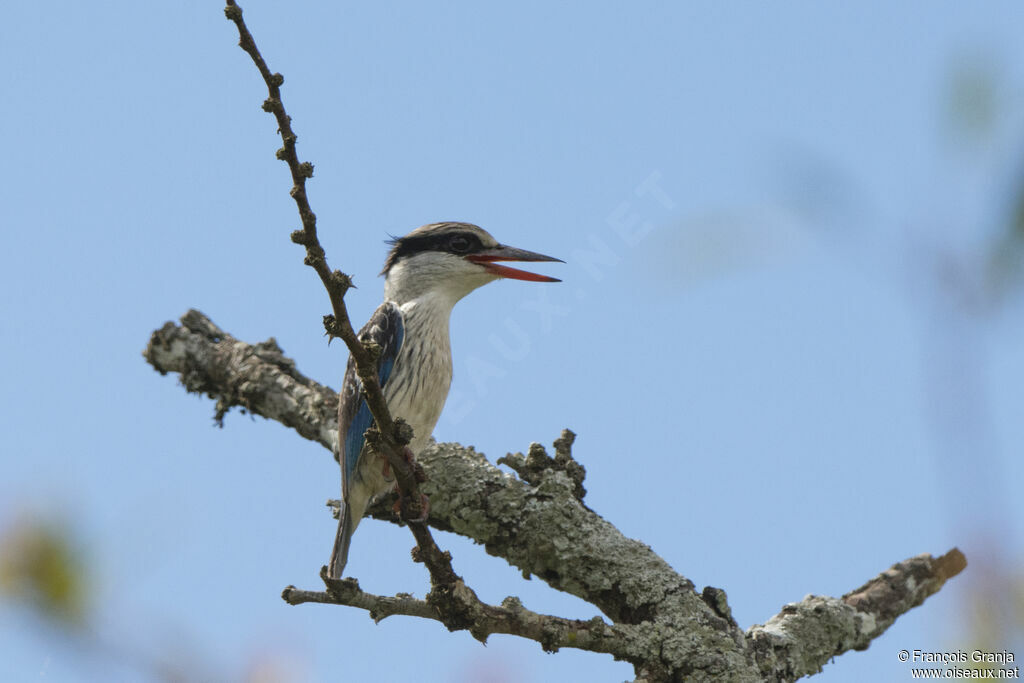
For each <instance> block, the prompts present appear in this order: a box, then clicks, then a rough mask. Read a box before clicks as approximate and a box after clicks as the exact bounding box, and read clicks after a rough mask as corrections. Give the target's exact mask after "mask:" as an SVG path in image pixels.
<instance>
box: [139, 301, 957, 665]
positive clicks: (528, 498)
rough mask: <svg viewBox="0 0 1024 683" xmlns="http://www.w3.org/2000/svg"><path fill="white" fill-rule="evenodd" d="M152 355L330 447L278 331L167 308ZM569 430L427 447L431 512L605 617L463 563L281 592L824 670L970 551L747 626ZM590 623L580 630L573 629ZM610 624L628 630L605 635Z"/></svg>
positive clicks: (677, 654)
mask: <svg viewBox="0 0 1024 683" xmlns="http://www.w3.org/2000/svg"><path fill="white" fill-rule="evenodd" d="M144 355H145V357H146V359H147V360H148V361H149V362H150V363H151V364H152V365H153V366H154V367H155V368H156V369H157V370H159V371H160V372H162V373H167V372H176V373H179V374H180V375H181V378H182V383H183V384H184V385H185V387H186V388H187V389H188V390H189V391H194V392H199V393H205V394H209V395H210V396H211V397H212V398H214V399H215V400H216V401H217V413H218V416H219V417H223V415H224V413H226V412H227V410H228V409H230V408H231V407H233V406H238V407H241V408H243V409H245V410H248V411H250V412H252V413H255V414H257V415H262V416H264V417H267V418H269V419H273V420H277V421H279V422H281V423H282V424H285V425H287V426H289V427H292V428H293V429H295V430H296V431H297V432H298V433H299V434H300V435H302V436H303V437H305V438H307V439H313V440H315V441H317V442H319V443H321V444H322V445H323V446H324V447H325V448H327V449H328V450H329V451H331V450H332V449H333V447H334V441H335V440H336V439H337V434H336V428H337V424H336V420H337V414H336V412H335V410H334V408H335V406H336V404H335V402H336V400H337V399H336V395H335V393H334V392H333V391H332V390H331V389H329V388H327V387H324V386H321V385H319V384H317V383H316V382H314V381H313V380H310V379H308V378H306V377H304V376H303V375H301V374H300V373H299V372H298V371H297V370H296V369H295V366H294V363H293V362H292V361H290V360H288V359H286V358H284V357H283V356H282V355H281V352H280V350H279V349H278V348H277V346H276V344H274V343H273V340H271V341H268V342H264V343H263V344H257V345H254V346H253V345H249V344H246V343H245V342H242V341H239V340H237V339H235V338H233V337H231V336H230V335H228V334H226V333H225V332H223V331H222V330H220V329H219V328H217V327H216V326H215V325H214V324H213V323H212V322H210V321H209V319H207V318H206V317H205V316H203V315H202V314H201V313H199V312H197V311H189V313H187V314H186V315H185V316H184V317H183V318H182V324H181V325H180V326H179V325H175V324H173V323H167V324H166V325H164V327H163V328H161V329H160V330H157V331H156V332H154V333H153V336H152V338H151V340H150V343H149V345H148V346H147V348H146V351H145V353H144ZM569 442H571V437H569V435H568V434H563V437H562V439H560V440H559V443H557V444H556V448H555V452H556V456H555V458H553V459H552V458H547V456H546V454H545V455H544V457H545V458H547V460H544V459H543V458H541V452H542V450H538V449H537V448H532V449H531V450H532V455H533V458H534V461H535V462H534V464H535V465H537V466H536V467H533V468H530V469H529V475H528V476H529V478H530V479H531V481H523V480H520V479H517V478H516V477H514V476H512V475H510V474H507V473H504V472H502V471H501V470H499V469H497V468H496V467H494V466H493V465H491V464H490V463H489V462H487V460H486V459H485V458H484V457H483V455H481V454H480V453H478V452H476V451H475V450H473V449H472V448H464V447H462V446H459V445H458V444H433V445H431V446H430V447H428V448H427V449H425V450H424V452H423V453H421V454H420V457H419V460H420V462H421V464H422V465H423V468H424V470H425V471H426V473H427V474H428V481H427V482H426V483H425V484H424V485H423V490H424V491H425V492H427V493H428V494H429V495H430V496H431V509H430V518H429V520H428V523H429V524H430V525H431V526H434V527H436V528H439V529H445V530H450V531H454V532H455V533H458V534H461V535H463V536H467V537H469V538H472V539H473V540H475V541H477V542H479V543H481V544H483V545H484V546H485V547H486V549H487V552H488V553H490V554H492V555H496V556H499V557H502V558H504V559H506V560H507V561H508V562H509V563H510V564H512V565H514V566H517V567H519V568H520V569H521V570H523V572H524V574H534V575H536V576H538V577H540V578H541V579H543V580H544V581H546V582H547V583H548V584H549V585H551V586H552V587H554V588H556V589H558V590H562V591H566V592H569V593H572V594H574V595H577V596H579V597H581V598H583V599H585V600H587V601H588V602H590V603H592V604H594V605H595V606H596V607H598V608H599V609H600V610H601V611H602V612H604V614H605V615H606V616H608V617H609V618H610V619H611V620H612V621H613V622H614V625H611V626H609V625H607V624H605V625H604V627H603V628H604V630H600V631H599V630H598V629H597V621H594V620H591V621H588V622H575V621H572V620H565V619H560V618H558V617H547V616H545V615H539V614H536V613H533V612H529V611H528V610H527V611H524V612H522V613H521V614H519V613H517V610H519V609H521V606H518V605H516V604H515V603H512V602H509V601H508V600H506V601H505V603H503V605H502V606H500V607H495V606H491V605H485V604H483V603H480V601H479V600H478V599H477V598H476V596H475V595H474V594H472V591H469V589H468V588H466V587H465V586H464V584H463V583H462V582H461V580H458V579H456V580H455V581H452V582H450V583H448V584H447V585H446V587H445V588H446V590H445V591H444V592H443V599H438V597H439V596H440V595H441V592H438V591H436V587H435V590H432V591H431V594H432V595H431V596H428V598H427V600H422V601H417V600H415V599H413V598H410V597H408V596H396V597H394V598H384V597H381V596H373V595H369V594H365V593H362V591H361V590H359V589H358V584H356V583H354V582H348V581H346V580H343V581H341V582H333V583H329V584H328V589H327V591H326V592H313V591H300V590H298V589H295V588H292V587H289V589H286V591H285V594H284V597H285V599H287V600H288V601H289V602H291V603H293V604H298V603H302V602H330V603H334V604H348V605H352V606H355V607H359V608H361V609H366V610H368V611H370V612H371V616H374V618H384V617H386V616H388V615H390V614H406V615H410V616H419V617H424V618H431V619H435V620H437V621H440V622H441V623H443V624H445V626H447V627H448V628H462V629H468V630H470V632H471V633H473V635H474V636H476V637H478V638H481V639H483V638H485V637H486V636H487V635H488V634H490V633H513V634H515V635H520V636H523V637H527V638H532V639H534V640H537V641H538V642H540V643H541V644H542V645H543V646H545V647H551V648H557V647H568V646H574V647H582V648H583V649H589V650H593V651H595V652H607V653H610V654H613V655H614V656H616V657H619V658H621V659H625V660H628V661H630V662H632V663H634V665H635V666H636V669H637V675H638V677H640V678H643V679H644V680H650V681H658V680H682V679H695V680H706V679H716V678H720V677H728V678H729V679H730V680H750V681H755V680H795V679H796V678H799V677H801V676H804V675H809V674H811V673H814V672H816V671H820V669H821V667H822V666H823V665H824V664H825V663H827V662H828V661H829V660H830V659H831V658H832V657H835V656H836V655H839V654H842V653H843V652H846V651H847V650H850V649H864V648H865V647H867V646H868V644H869V643H870V642H871V640H872V639H873V638H876V637H877V636H878V635H880V634H881V633H882V632H884V631H885V630H886V629H887V628H888V627H889V626H890V625H891V624H892V623H893V621H894V620H895V619H896V618H897V617H898V616H899V615H900V614H903V613H904V612H906V611H907V610H909V609H911V608H913V607H915V606H917V605H919V604H921V603H922V602H923V601H924V600H925V599H926V598H927V597H928V596H930V595H932V594H934V593H935V592H936V591H938V590H939V589H940V588H941V587H942V585H943V584H944V583H945V581H947V580H948V579H950V578H951V577H953V576H955V575H956V574H958V573H959V572H960V571H962V570H963V568H964V566H965V564H966V560H965V559H964V557H963V555H962V554H961V553H960V552H959V551H958V550H955V549H954V550H952V551H950V552H949V553H947V554H945V555H943V556H941V557H939V558H932V557H931V556H929V555H921V556H918V557H914V558H911V559H909V560H906V561H904V562H901V563H899V564H896V565H894V566H893V567H891V568H890V569H888V570H886V571H885V572H883V573H882V574H881V575H879V576H878V577H876V578H874V579H872V580H871V581H869V582H868V583H866V584H865V585H864V586H861V587H860V588H858V589H856V590H854V591H852V592H851V593H848V594H847V595H845V596H843V598H841V599H837V598H828V597H815V596H812V597H808V598H806V599H804V600H803V601H801V602H799V603H794V604H790V605H787V606H786V607H784V608H783V610H782V611H781V612H780V613H779V614H778V615H776V616H774V617H772V618H771V619H769V620H768V621H767V622H766V623H765V624H764V625H756V626H753V627H752V628H750V629H749V630H748V631H746V632H744V631H742V630H741V629H740V628H739V626H738V625H737V624H736V622H735V620H734V619H733V618H732V615H731V613H730V609H729V606H728V602H727V600H726V596H725V592H724V591H721V590H720V589H715V588H710V587H709V588H705V589H704V590H703V592H702V593H700V594H698V593H697V592H695V590H694V587H693V584H692V583H691V582H690V581H688V580H687V579H686V578H685V577H682V576H680V575H679V574H677V573H676V572H675V571H673V570H672V568H671V567H670V566H669V565H668V564H667V563H666V562H665V561H664V560H662V559H661V558H660V557H658V556H657V555H656V554H655V553H654V552H653V551H652V550H651V548H649V547H648V546H646V545H644V544H643V543H640V542H638V541H635V540H632V539H629V538H626V537H624V536H623V535H622V534H621V532H619V531H618V529H616V528H615V527H614V526H613V525H611V524H610V523H608V522H607V521H606V520H604V519H602V518H601V517H600V516H599V515H597V514H596V513H595V512H593V511H592V510H589V509H588V508H586V506H584V505H583V503H582V501H581V500H580V499H579V498H578V497H577V493H578V490H579V489H580V488H582V478H579V479H577V478H575V477H574V476H572V472H573V471H576V469H575V468H574V467H572V466H571V465H570V464H569V463H570V462H573V463H574V462H575V460H574V459H573V458H572V455H571V453H569V451H568V448H569ZM512 459H513V460H517V459H516V458H515V456H513V457H512ZM519 459H521V460H523V462H524V463H525V462H526V461H528V460H529V458H522V456H519ZM548 461H550V462H548ZM559 461H561V463H560V464H559ZM541 464H544V466H540V465H541ZM580 469H582V468H580ZM387 508H388V506H387V505H386V503H381V504H378V506H377V507H376V508H375V510H376V513H377V516H382V517H387V518H388V519H391V521H396V520H394V518H393V516H391V515H389V514H388V513H387V512H386V510H387ZM493 610H498V611H497V612H495V611H493ZM501 610H504V611H501ZM551 620H554V621H551ZM598 621H601V623H602V624H604V622H603V621H602V620H600V619H599V620H598ZM580 624H584V625H585V628H584V627H582V626H580ZM556 627H557V628H556ZM563 627H564V628H563ZM559 629H563V630H559ZM574 629H575V630H574ZM581 629H582V630H581ZM552 631H553V632H555V633H556V635H555V636H553V635H551V632H552ZM559 633H561V634H575V635H571V636H568V635H567V636H565V637H564V638H563V637H562V636H560V635H557V634H559ZM581 633H582V634H584V636H585V637H584V640H583V641H580V642H583V643H586V645H581V644H580V642H569V641H570V640H572V638H580V637H581V635H580V634H581ZM612 638H615V639H618V640H620V641H621V642H616V643H612V642H610V641H609V640H608V639H612ZM567 639H568V640H567Z"/></svg>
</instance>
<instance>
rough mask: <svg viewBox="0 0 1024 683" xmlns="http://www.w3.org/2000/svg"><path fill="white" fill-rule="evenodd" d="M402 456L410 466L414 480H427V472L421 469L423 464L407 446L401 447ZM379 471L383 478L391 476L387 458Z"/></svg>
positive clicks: (420, 481)
mask: <svg viewBox="0 0 1024 683" xmlns="http://www.w3.org/2000/svg"><path fill="white" fill-rule="evenodd" d="M402 458H403V459H404V460H405V461H406V462H407V463H409V467H411V468H412V476H414V477H416V482H417V483H419V484H422V483H423V482H425V481H426V480H427V473H426V472H424V471H423V465H421V464H420V463H419V461H418V460H416V456H415V455H413V452H412V450H411V449H410V448H409V447H408V446H403V447H402ZM381 471H382V472H383V473H384V478H385V479H390V478H391V463H389V462H388V461H387V460H385V461H384V466H383V467H382V469H381Z"/></svg>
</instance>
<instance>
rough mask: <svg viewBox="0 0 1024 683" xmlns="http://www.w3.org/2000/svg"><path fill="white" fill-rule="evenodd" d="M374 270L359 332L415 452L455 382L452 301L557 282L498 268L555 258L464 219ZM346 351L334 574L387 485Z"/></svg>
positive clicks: (426, 234)
mask: <svg viewBox="0 0 1024 683" xmlns="http://www.w3.org/2000/svg"><path fill="white" fill-rule="evenodd" d="M390 244H391V251H390V253H389V254H388V257H387V261H386V262H385V263H384V270H383V271H381V275H384V276H385V281H384V303H382V304H381V305H380V307H378V308H377V310H376V311H374V313H373V315H372V316H371V317H370V320H369V321H368V322H367V323H366V325H364V326H363V328H362V329H361V330H360V331H359V338H360V340H362V341H364V342H367V341H369V342H373V343H375V344H377V345H378V346H379V347H380V354H379V355H378V357H377V377H378V379H379V380H380V384H381V388H382V389H383V391H384V398H385V400H386V401H387V404H388V410H389V411H390V412H391V415H392V416H394V417H396V418H397V417H401V418H404V419H405V421H406V422H408V423H409V424H410V425H411V426H412V428H413V439H412V441H411V442H410V443H409V452H411V454H412V455H413V456H415V455H417V454H418V453H419V452H420V451H421V450H422V449H423V447H424V446H425V445H426V443H427V440H428V439H429V438H430V434H431V432H433V430H434V425H436V424H437V419H438V418H439V417H440V416H441V409H442V408H443V407H444V402H445V399H446V398H447V397H448V387H449V386H450V385H451V381H452V354H451V347H450V344H449V338H448V321H449V319H450V318H451V313H452V308H453V307H454V306H455V304H456V303H457V302H458V301H459V299H461V298H462V297H464V296H466V295H467V294H469V293H470V292H472V291H473V290H474V289H476V288H477V287H481V286H483V285H486V284H487V283H488V282H493V281H494V280H497V279H500V278H512V279H515V280H528V281H531V282H559V280H557V279H555V278H553V277H547V276H546V275H537V274H535V273H529V272H526V271H523V270H519V269H517V268H511V267H509V266H503V265H500V264H499V263H497V262H498V261H559V262H561V259H556V258H552V257H550V256H544V255H542V254H536V253H534V252H532V251H526V250H524V249H516V248H514V247H507V246H505V245H503V244H499V243H498V242H497V240H495V239H494V238H493V237H491V235H490V234H488V233H487V232H486V231H485V230H482V229H481V228H479V227H477V226H475V225H471V224H469V223H431V224H430V225H424V226H423V227H421V228H417V229H416V230H413V231H412V232H410V233H409V234H408V235H406V236H405V237H399V238H397V239H393V240H391V242H390ZM364 399H365V397H364V394H363V391H362V386H361V383H360V381H359V378H358V376H357V375H356V368H355V361H354V360H353V359H352V358H351V356H350V357H349V360H348V366H347V368H346V370H345V382H344V385H343V387H342V390H341V400H340V404H339V406H338V437H339V438H338V456H339V457H338V461H339V463H340V465H341V497H342V508H341V516H340V518H339V521H338V534H337V536H336V537H335V541H334V551H333V552H332V553H331V564H330V567H329V569H328V573H329V575H330V576H331V578H335V579H338V578H341V573H342V571H344V569H345V563H346V562H347V560H348V547H349V543H350V542H351V540H352V533H353V532H354V531H355V530H356V527H357V526H358V525H359V521H360V520H361V519H362V517H363V513H365V512H366V507H367V505H368V504H369V503H370V500H371V499H372V498H373V497H374V496H376V495H380V494H382V493H386V492H387V491H388V489H390V488H391V487H392V485H393V484H394V477H393V476H392V475H391V473H390V470H389V468H388V467H387V461H386V460H384V459H383V458H382V457H380V456H378V455H376V454H374V453H373V451H372V450H371V449H370V448H369V447H368V446H367V445H366V443H365V439H364V436H363V434H364V433H365V432H366V430H367V429H368V428H369V427H370V425H371V424H372V422H373V416H372V415H370V409H369V408H368V407H367V405H366V401H365V400H364Z"/></svg>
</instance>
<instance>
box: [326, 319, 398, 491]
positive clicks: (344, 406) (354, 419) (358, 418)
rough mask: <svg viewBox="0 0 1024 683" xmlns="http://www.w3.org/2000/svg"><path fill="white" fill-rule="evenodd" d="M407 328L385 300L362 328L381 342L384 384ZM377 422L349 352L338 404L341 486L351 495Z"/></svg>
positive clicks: (367, 338) (363, 337)
mask: <svg viewBox="0 0 1024 683" xmlns="http://www.w3.org/2000/svg"><path fill="white" fill-rule="evenodd" d="M404 336H405V328H404V325H403V324H402V313H401V311H399V310H398V306H397V305H396V304H395V303H393V302H391V301H385V302H384V303H383V304H381V305H380V307H379V308H377V310H376V311H374V312H373V315H372V316H370V319H369V320H368V321H367V323H366V324H365V325H363V329H361V330H359V338H360V339H361V340H363V341H371V342H373V343H375V344H377V345H378V346H380V349H381V352H380V357H379V358H378V359H377V380H378V381H379V382H380V385H381V387H382V388H383V387H384V386H386V385H387V381H388V378H389V377H390V376H391V371H392V370H393V369H394V367H395V359H396V358H398V351H399V349H401V348H402V339H403V337H404ZM371 424H373V416H372V415H371V414H370V408H369V407H368V406H367V405H366V400H365V394H364V393H363V388H362V383H361V382H360V381H359V377H358V376H357V375H356V364H355V360H354V359H353V358H352V357H351V356H349V359H348V366H347V367H346V368H345V383H344V386H343V387H342V390H341V402H340V404H339V405H338V436H339V437H340V438H339V441H338V443H339V446H340V448H341V453H340V454H339V456H340V457H339V461H340V463H341V472H342V476H341V490H342V493H343V495H344V496H345V497H346V498H347V497H348V489H349V486H350V483H349V482H350V480H351V478H352V475H353V474H354V473H355V471H356V466H357V465H358V463H359V454H360V453H361V452H362V450H363V444H364V442H365V439H364V438H363V434H364V433H365V432H366V430H367V429H369V428H370V425H371Z"/></svg>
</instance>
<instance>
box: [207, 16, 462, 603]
mask: <svg viewBox="0 0 1024 683" xmlns="http://www.w3.org/2000/svg"><path fill="white" fill-rule="evenodd" d="M224 15H225V16H226V17H227V18H228V19H229V20H231V21H233V22H234V23H235V26H236V27H237V28H238V37H239V40H238V45H239V47H241V48H242V49H243V50H245V52H246V53H248V54H249V56H250V57H251V58H252V61H253V63H255V64H256V68H257V69H258V70H259V72H260V76H262V77H263V80H264V82H265V83H266V84H267V90H268V93H269V96H268V97H267V99H266V100H264V102H263V110H264V111H266V112H268V113H270V114H273V115H274V118H275V119H277V127H278V132H279V133H280V135H281V140H282V141H283V143H284V146H283V147H281V149H279V150H277V158H278V159H281V160H282V161H284V162H285V163H287V164H288V169H289V170H290V171H291V175H292V189H291V196H292V198H293V199H294V200H295V204H296V205H297V206H298V209H299V217H300V218H301V220H302V230H296V231H294V232H293V233H292V234H291V239H292V241H293V242H295V243H296V244H301V245H303V246H304V247H305V248H306V258H305V261H304V262H305V263H306V265H308V266H310V267H312V268H313V270H315V271H316V274H317V275H318V276H320V281H321V282H322V283H323V285H324V288H325V289H326V290H327V296H328V297H329V298H330V301H331V308H332V310H333V311H334V313H333V315H332V316H325V318H324V326H325V327H326V329H327V333H328V334H329V335H331V336H333V337H339V338H341V340H342V341H344V342H345V346H347V347H348V349H349V351H350V352H351V354H352V357H353V358H354V359H355V362H356V371H357V374H358V375H359V379H360V381H361V382H362V385H363V391H364V393H365V395H366V403H367V405H368V406H369V408H370V413H371V414H372V415H373V419H374V421H375V422H376V424H377V429H378V431H379V433H380V439H378V440H377V443H376V444H374V445H373V446H371V447H375V448H376V449H377V450H378V452H380V453H381V454H382V455H383V456H384V457H385V458H387V460H388V463H390V465H391V469H392V471H393V472H394V474H395V480H396V482H397V484H398V488H399V491H400V492H401V493H402V495H403V496H404V497H405V499H406V500H408V501H409V505H408V516H409V517H410V518H413V519H416V518H419V517H421V516H422V513H423V510H422V507H421V501H422V496H421V495H420V491H419V484H418V482H417V481H416V473H415V471H414V469H413V467H412V466H411V465H410V463H409V462H408V461H406V459H405V458H404V457H402V449H403V447H404V446H405V444H407V443H408V442H409V440H410V438H411V435H410V433H409V432H410V431H411V430H409V429H408V427H407V425H404V423H401V422H399V421H396V420H393V419H392V416H391V413H390V411H389V410H388V406H387V401H385V399H384V392H383V391H382V390H381V386H380V382H379V381H378V380H377V370H376V364H375V362H374V359H373V355H372V353H371V351H370V350H369V349H368V348H367V347H366V346H364V345H363V343H362V342H361V341H360V340H359V337H358V336H357V335H356V332H355V330H354V329H353V328H352V323H351V321H350V319H349V316H348V309H347V308H346V306H345V293H346V292H347V291H348V289H349V288H350V287H351V286H352V279H351V278H350V277H349V276H348V275H346V274H345V273H342V272H341V271H340V270H335V271H332V270H331V269H330V268H329V267H328V265H327V255H326V253H325V252H324V249H323V247H322V246H320V240H319V238H318V237H317V232H316V214H314V213H313V210H312V208H310V205H309V198H308V197H307V195H306V179H307V178H311V177H312V176H313V164H311V163H310V162H308V161H304V162H300V161H299V157H298V153H297V152H296V149H295V141H296V140H297V136H296V135H295V132H294V130H293V129H292V124H291V117H290V116H288V114H287V112H286V111H285V108H284V103H283V101H282V99H281V85H282V84H283V83H284V76H282V75H281V74H279V73H272V72H271V71H270V68H269V67H268V66H267V63H266V61H265V60H264V59H263V56H262V55H261V54H260V51H259V49H258V48H257V47H256V41H255V40H253V37H252V34H251V33H250V32H249V29H248V27H247V26H246V25H245V21H244V20H243V18H242V8H241V7H239V6H238V5H237V4H236V3H235V2H234V0H227V6H226V7H225V8H224ZM409 528H410V529H411V530H412V533H413V536H414V537H415V538H416V543H417V544H418V548H419V551H418V553H417V558H418V559H419V560H421V561H423V562H424V564H425V565H426V567H427V569H428V570H429V571H430V577H431V582H432V584H433V585H435V586H437V585H445V584H451V583H453V582H454V581H456V580H458V576H457V575H456V574H455V571H454V570H453V569H452V566H451V555H449V554H448V553H447V552H442V551H441V549H440V548H438V546H437V543H435V542H434V539H433V537H432V536H431V534H430V530H429V529H428V528H427V526H426V524H422V523H418V522H410V523H409Z"/></svg>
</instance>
